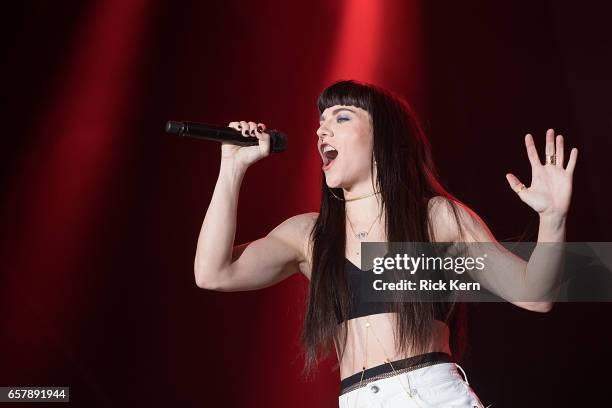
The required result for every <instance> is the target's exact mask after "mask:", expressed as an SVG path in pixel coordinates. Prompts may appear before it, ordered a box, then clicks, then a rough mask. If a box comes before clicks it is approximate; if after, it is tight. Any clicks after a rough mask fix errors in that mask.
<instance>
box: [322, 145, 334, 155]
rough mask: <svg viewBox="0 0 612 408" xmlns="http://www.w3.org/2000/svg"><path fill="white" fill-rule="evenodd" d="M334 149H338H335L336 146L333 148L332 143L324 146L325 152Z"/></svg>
mask: <svg viewBox="0 0 612 408" xmlns="http://www.w3.org/2000/svg"><path fill="white" fill-rule="evenodd" d="M332 150H333V151H335V150H336V149H334V148H333V147H331V146H330V145H325V146H324V147H323V153H326V152H331V151H332Z"/></svg>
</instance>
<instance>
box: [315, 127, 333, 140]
mask: <svg viewBox="0 0 612 408" xmlns="http://www.w3.org/2000/svg"><path fill="white" fill-rule="evenodd" d="M330 135H331V132H330V131H329V129H327V128H326V127H324V126H323V125H321V126H319V129H317V136H319V139H321V140H323V138H324V137H326V136H330Z"/></svg>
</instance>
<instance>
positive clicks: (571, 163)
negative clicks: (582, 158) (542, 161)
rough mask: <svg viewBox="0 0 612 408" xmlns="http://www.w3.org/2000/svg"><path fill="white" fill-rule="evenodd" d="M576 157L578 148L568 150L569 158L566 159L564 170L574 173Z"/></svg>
mask: <svg viewBox="0 0 612 408" xmlns="http://www.w3.org/2000/svg"><path fill="white" fill-rule="evenodd" d="M576 159H578V149H576V148H575V147H574V148H573V149H572V151H571V152H570V157H569V160H568V161H567V167H566V168H565V170H567V172H569V173H570V174H574V168H575V167H576Z"/></svg>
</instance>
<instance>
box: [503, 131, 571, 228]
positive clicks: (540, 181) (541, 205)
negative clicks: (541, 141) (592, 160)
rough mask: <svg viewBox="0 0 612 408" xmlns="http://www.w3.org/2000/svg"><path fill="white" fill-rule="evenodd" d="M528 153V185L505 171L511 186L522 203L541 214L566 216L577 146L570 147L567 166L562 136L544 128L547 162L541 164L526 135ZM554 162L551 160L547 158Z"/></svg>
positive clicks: (533, 145)
mask: <svg viewBox="0 0 612 408" xmlns="http://www.w3.org/2000/svg"><path fill="white" fill-rule="evenodd" d="M525 146H526V148H527V157H528V158H529V162H530V163H531V185H530V186H529V187H527V188H525V185H524V184H523V183H521V181H520V180H519V179H518V178H517V177H516V176H515V175H514V174H512V173H508V174H506V179H507V180H508V183H509V184H510V187H511V188H512V189H513V190H514V191H515V192H517V193H518V196H519V197H520V198H521V200H523V202H524V203H526V204H527V205H529V206H530V207H531V208H533V209H534V210H535V211H537V212H538V213H539V214H540V215H556V216H565V215H566V214H567V211H568V209H569V205H570V200H571V196H572V177H573V174H574V168H575V167H576V159H577V158H578V149H576V148H573V149H572V150H571V152H570V157H569V160H568V162H567V166H566V167H565V168H564V167H563V161H564V157H563V155H564V151H563V149H564V146H563V136H561V135H557V137H556V143H555V132H554V130H553V129H548V131H547V132H546V149H545V155H546V157H547V160H546V163H545V164H542V163H541V161H540V158H539V156H538V151H537V149H536V147H535V144H534V141H533V137H532V136H531V135H530V134H527V135H526V136H525ZM551 157H552V159H553V160H554V164H553V163H550V161H551V160H550V158H551Z"/></svg>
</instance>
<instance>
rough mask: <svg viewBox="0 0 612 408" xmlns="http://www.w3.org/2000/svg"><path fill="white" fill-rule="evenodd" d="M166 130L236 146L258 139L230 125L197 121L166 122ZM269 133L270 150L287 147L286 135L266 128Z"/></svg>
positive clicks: (283, 149)
mask: <svg viewBox="0 0 612 408" xmlns="http://www.w3.org/2000/svg"><path fill="white" fill-rule="evenodd" d="M166 132H168V133H172V134H176V135H177V136H183V137H192V138H195V139H204V140H211V141H214V142H227V143H230V144H233V145H238V146H257V145H258V144H259V139H257V138H255V137H245V136H243V134H242V133H241V132H240V131H238V130H236V129H232V128H230V127H220V126H216V125H208V124H205V123H197V122H172V121H170V122H168V123H167V124H166ZM265 132H266V133H268V134H269V135H270V151H271V152H273V153H279V152H283V151H285V150H286V149H287V137H286V136H285V135H284V134H283V133H281V132H279V131H277V130H274V129H266V130H265Z"/></svg>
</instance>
